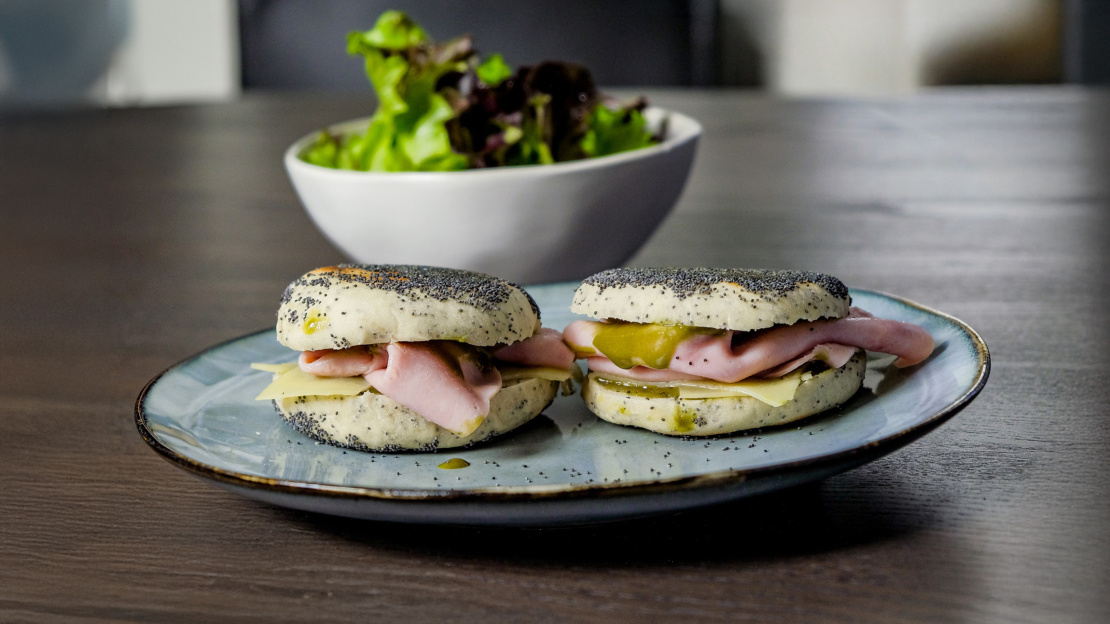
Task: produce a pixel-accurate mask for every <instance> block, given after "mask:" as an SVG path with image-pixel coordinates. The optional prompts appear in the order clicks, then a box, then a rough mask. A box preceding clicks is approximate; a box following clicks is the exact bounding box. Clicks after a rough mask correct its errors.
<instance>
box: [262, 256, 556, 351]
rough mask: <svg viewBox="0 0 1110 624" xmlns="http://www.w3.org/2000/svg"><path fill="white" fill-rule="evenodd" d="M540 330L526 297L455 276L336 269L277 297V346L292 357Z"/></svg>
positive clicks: (467, 274)
mask: <svg viewBox="0 0 1110 624" xmlns="http://www.w3.org/2000/svg"><path fill="white" fill-rule="evenodd" d="M539 327H540V316H539V308H538V307H536V302H535V301H533V300H532V297H531V296H529V295H528V293H526V292H524V290H522V289H521V288H520V287H519V286H517V285H515V284H512V283H509V282H506V281H505V280H502V279H498V278H496V277H492V276H490V275H485V274H483V273H474V272H471V271H462V270H458V269H442V268H437V267H426V266H411V265H368V264H341V265H339V266H334V267H324V268H322V269H316V270H315V271H310V272H309V273H306V274H305V275H303V276H302V277H300V278H298V279H297V280H295V281H294V282H293V283H292V284H290V285H289V286H288V287H287V288H286V289H285V293H284V294H283V295H282V297H281V306H280V307H279V308H278V313H277V338H278V341H279V342H280V343H281V344H283V345H285V346H287V347H289V348H291V349H295V350H297V351H310V350H317V349H344V348H347V347H351V346H355V345H364V344H379V343H387V342H422V341H426V340H454V341H459V342H465V343H468V344H471V345H475V346H480V347H486V346H493V345H497V344H507V343H513V342H517V341H519V340H523V339H524V338H527V337H529V336H531V335H532V334H534V333H535V332H536V331H537V330H538V329H539Z"/></svg>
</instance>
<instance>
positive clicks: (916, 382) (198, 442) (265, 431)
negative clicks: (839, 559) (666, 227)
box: [135, 284, 990, 526]
mask: <svg viewBox="0 0 1110 624" xmlns="http://www.w3.org/2000/svg"><path fill="white" fill-rule="evenodd" d="M575 286H576V285H575V284H549V285H542V286H533V287H529V288H528V289H527V290H528V291H529V292H530V293H531V294H532V296H533V297H535V299H536V301H537V303H539V306H540V309H541V311H542V315H543V321H544V325H545V326H547V327H554V328H562V327H564V326H566V324H567V323H569V322H570V321H572V320H574V319H575V318H578V317H576V316H575V315H573V314H571V313H570V312H569V310H568V308H569V306H570V300H571V297H572V295H573V293H574V288H575ZM852 298H853V304H854V305H856V306H858V307H861V308H863V309H865V310H867V311H869V312H871V313H872V314H874V315H876V316H879V317H883V318H890V319H896V320H902V321H908V322H911V323H915V324H917V325H920V326H922V327H924V328H925V329H927V330H928V331H929V333H931V334H932V336H933V339H934V340H935V341H936V345H937V347H936V350H935V351H934V352H933V355H932V356H931V357H930V358H929V359H928V360H926V361H925V362H923V363H921V364H919V365H917V366H914V367H911V368H909V369H895V368H893V367H892V366H890V365H889V364H890V362H891V361H892V360H893V358H892V357H891V356H884V355H877V354H873V355H872V357H871V361H870V363H869V364H868V372H867V378H866V380H865V382H864V388H862V389H861V390H860V391H859V392H858V393H857V394H856V396H855V397H853V399H852V400H851V401H849V402H848V403H847V404H845V405H843V406H841V407H840V408H838V409H835V410H832V411H830V412H826V413H824V414H822V415H819V416H816V417H813V418H810V419H807V420H804V421H801V423H795V424H794V425H787V426H784V427H780V428H773V429H764V430H761V431H756V432H747V433H744V434H742V435H732V436H724V437H716V438H708V439H682V438H671V437H666V436H661V435H658V434H654V433H649V432H647V431H643V430H639V429H632V428H627V427H621V426H618V425H613V424H610V423H607V422H604V421H601V420H599V419H597V418H596V417H595V416H594V415H593V414H592V413H590V412H589V410H587V409H586V407H585V405H584V404H583V403H582V401H581V399H580V398H579V397H577V396H566V397H557V398H556V400H555V402H554V403H553V404H552V405H551V406H550V407H549V408H548V409H547V410H545V412H544V414H543V415H541V416H539V417H537V418H536V419H534V420H533V421H532V422H530V423H528V424H527V425H525V426H523V427H521V428H519V429H517V430H516V431H513V432H511V433H509V434H507V435H504V436H502V437H500V438H497V439H495V440H493V441H491V442H490V443H487V444H485V445H482V446H479V447H477V448H471V449H465V450H445V451H441V452H438V453H397V454H370V453H361V452H358V451H351V450H344V449H340V448H336V447H332V446H328V445H324V444H320V443H317V442H315V441H313V440H312V439H310V438H308V437H305V436H303V435H301V434H299V433H297V432H296V431H294V430H293V429H291V428H290V427H289V426H287V425H286V424H285V422H284V421H283V420H282V419H281V418H280V417H279V416H278V415H277V413H276V411H275V410H274V408H273V406H272V405H271V404H270V403H269V402H268V401H255V400H254V397H255V395H257V394H258V392H259V391H260V390H261V389H262V388H263V387H265V386H266V385H267V384H268V383H269V381H270V377H271V375H270V374H269V373H265V372H261V371H256V370H252V369H251V368H250V367H249V366H250V364H251V363H252V362H272V363H277V362H287V361H291V360H292V359H293V352H292V351H290V350H289V349H287V348H285V347H283V346H281V345H280V344H278V342H277V340H276V338H275V335H274V331H273V330H266V331H261V332H258V333H255V334H251V335H248V336H244V337H242V338H238V339H236V340H232V341H230V342H226V343H224V344H221V345H217V346H214V347H211V348H209V349H208V350H206V351H204V352H202V353H200V354H199V355H196V356H194V357H192V358H190V359H188V360H186V361H184V362H182V363H180V364H178V365H176V366H174V367H172V368H170V369H169V370H167V371H165V372H163V373H162V374H161V375H158V376H157V377H155V378H154V379H153V380H151V382H150V383H149V384H147V387H146V388H144V389H143V391H142V393H141V394H140V395H139V398H138V401H137V403H136V407H135V420H136V423H137V425H138V428H139V432H140V433H141V434H142V436H143V439H144V440H146V442H147V443H148V444H150V446H151V447H152V448H154V450H156V451H157V452H158V453H160V454H161V455H162V456H163V457H165V458H166V459H168V460H169V461H170V462H172V463H173V464H175V465H177V466H180V467H181V468H184V469H186V470H188V471H190V472H193V473H195V474H197V475H199V476H201V477H204V478H207V479H211V480H212V481H213V482H214V483H216V484H217V485H219V486H222V487H224V488H226V489H228V490H231V491H233V492H237V493H239V494H242V495H244V496H247V497H249V498H252V499H256V500H260V501H265V502H268V503H272V504H275V505H281V506H284V507H290V508H295V509H301V510H306V511H313V512H319V513H326V514H333V515H340V516H348V517H354V518H366V519H373V520H385V521H396V522H415V523H435V524H468V525H504V526H543V525H560V524H574V523H587V522H601V521H612V520H619V519H623V518H631V517H636V516H644V515H650V514H656V513H664V512H670V511H676V510H681V509H687V508H692V507H696V506H701V505H710V504H714V503H719V502H723V501H728V500H733V499H737V498H741V497H745V496H750V495H753V494H759V493H763V492H768V491H772V490H777V489H781V488H785V487H789V486H793V485H798V484H801V483H806V482H810V481H814V480H817V479H822V478H825V477H829V476H831V475H834V474H837V473H839V472H843V471H845V470H848V469H850V468H853V467H855V466H858V465H860V464H863V463H865V462H868V461H871V460H874V459H876V458H878V457H881V456H883V455H886V454H888V453H890V452H892V451H894V450H896V449H898V448H900V447H902V446H904V445H906V444H908V443H910V442H912V441H914V440H916V439H918V438H920V437H921V436H922V435H924V434H926V433H928V432H929V431H931V430H932V429H934V428H935V427H937V426H938V425H940V424H941V423H942V422H944V421H946V420H947V419H949V418H951V417H952V416H953V415H954V414H956V412H958V411H959V410H960V409H961V408H963V407H964V406H965V405H967V404H968V403H969V402H970V401H971V400H972V399H973V398H975V396H976V395H977V394H978V393H979V391H980V390H981V389H982V388H983V385H984V384H985V383H986V380H987V375H988V372H989V370H990V355H989V354H988V352H987V347H986V345H985V344H984V343H983V341H982V339H981V338H980V337H979V336H978V334H976V333H975V331H974V330H973V329H971V328H970V327H968V326H967V325H965V324H964V323H962V322H961V321H959V320H957V319H955V318H952V317H951V316H948V315H945V314H942V313H940V312H936V311H934V310H930V309H927V308H924V307H922V306H919V305H917V304H915V303H912V302H909V301H905V300H902V299H898V298H896V297H891V296H889V295H884V294H880V293H875V292H868V291H861V290H853V291H852ZM455 457H458V458H462V459H465V460H466V461H467V462H469V463H470V466H469V467H467V468H463V469H457V470H447V469H441V468H438V467H437V466H438V465H439V464H441V463H443V462H444V461H446V460H448V459H451V458H455Z"/></svg>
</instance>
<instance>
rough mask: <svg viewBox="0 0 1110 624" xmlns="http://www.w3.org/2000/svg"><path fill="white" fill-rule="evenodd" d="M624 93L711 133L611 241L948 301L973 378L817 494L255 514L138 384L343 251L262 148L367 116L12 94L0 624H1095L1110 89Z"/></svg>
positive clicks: (1105, 564) (247, 323) (1104, 569)
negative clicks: (147, 405) (193, 464)
mask: <svg viewBox="0 0 1110 624" xmlns="http://www.w3.org/2000/svg"><path fill="white" fill-rule="evenodd" d="M649 95H650V96H651V99H652V101H653V102H654V103H657V104H660V105H663V106H666V107H670V108H674V109H678V110H681V111H683V112H686V113H688V114H690V115H692V116H694V117H695V118H697V119H699V120H701V121H702V123H703V124H704V126H705V135H704V138H703V141H702V145H701V148H700V151H699V156H698V160H697V163H696V166H695V170H694V174H693V176H692V178H691V180H690V184H689V186H688V188H687V191H686V194H685V195H684V197H683V199H682V200H681V202H680V205H679V206H678V207H677V209H676V210H675V212H674V213H673V215H672V216H671V217H670V218H669V219H668V220H667V221H666V222H665V224H664V225H663V226H662V227H661V228H660V230H659V231H658V232H657V233H656V234H655V236H654V237H653V238H652V239H651V240H650V241H649V242H648V244H647V245H646V246H645V247H644V248H643V249H642V251H641V252H640V253H639V254H638V255H637V256H636V257H634V258H633V259H632V260H631V263H632V264H636V265H711V266H760V267H779V268H804V269H815V270H822V271H825V272H829V273H833V274H835V275H838V276H839V277H841V278H842V279H843V280H844V281H845V282H846V283H848V284H849V285H850V286H853V287H858V288H866V289H872V290H879V291H884V292H889V293H892V294H897V295H900V296H903V297H907V298H909V299H912V300H915V301H917V302H920V303H922V304H924V305H927V306H930V307H933V308H936V309H939V310H942V311H944V312H947V313H949V314H952V315H954V316H956V317H958V318H960V319H962V320H964V321H965V322H967V323H968V324H970V325H971V326H972V327H974V328H976V329H977V330H978V331H979V332H980V333H981V335H982V336H983V338H984V339H985V341H986V342H987V344H988V346H989V347H990V349H991V353H992V356H993V369H992V374H991V378H990V380H989V381H988V383H987V386H986V388H985V390H984V391H983V393H982V394H981V396H980V397H979V398H978V399H977V400H976V401H975V402H974V403H972V404H971V405H970V406H969V407H968V408H967V409H966V410H964V411H963V412H961V413H960V414H959V415H957V416H956V417H955V418H954V419H953V420H951V421H950V422H948V423H946V424H945V425H943V426H942V427H941V428H940V429H938V430H937V431H935V432H933V433H931V434H930V435H928V436H926V437H925V438H923V439H922V440H920V441H918V442H916V443H914V444H912V445H910V446H908V447H906V448H905V449H903V450H900V451H898V452H896V453H894V454H893V455H890V456H888V457H886V458H884V459H882V460H879V461H876V462H873V463H871V464H868V465H865V466H863V467H861V468H858V469H856V470H852V471H850V472H847V473H845V474H842V475H839V476H837V477H834V478H831V479H828V480H827V481H825V482H822V483H819V484H814V485H810V486H805V487H801V488H796V489H792V490H788V491H783V492H779V493H776V494H771V495H765V496H762V497H757V498H752V499H747V500H743V501H739V502H736V503H732V504H727V505H722V506H718V507H713V508H709V509H700V510H694V511H689V512H685V513H680V514H674V515H669V516H664V517H656V518H649V519H644V520H636V521H632V522H625V523H619V524H613V525H602V526H590V527H577V528H564V529H543V530H539V529H467V528H452V527H421V526H404V525H391V524H384V523H374V522H363V521H353V520H345V519H341V518H333V517H326V516H319V515H313V514H308V513H301V512H294V511H289V510H285V509H281V508H277V507H272V506H268V505H265V504H261V503H256V502H252V501H250V500H246V499H244V498H241V497H238V496H235V495H233V494H230V493H227V492H225V491H223V490H221V489H218V488H216V487H213V486H212V485H211V484H210V483H208V482H205V481H202V480H200V479H197V478H195V477H193V476H191V475H189V474H187V473H185V472H183V471H181V470H179V469H177V468H176V467H175V466H173V465H171V464H170V463H168V462H166V461H164V460H163V459H161V458H160V457H159V456H158V455H156V454H155V453H154V452H152V451H151V449H150V448H148V447H147V445H146V444H145V443H143V441H142V440H141V438H140V437H139V435H138V434H137V432H136V430H135V425H134V422H133V403H134V400H135V398H136V396H137V395H138V393H139V391H140V390H141V389H142V387H143V386H144V384H145V383H146V382H147V381H148V380H149V379H150V378H151V377H153V376H154V375H156V374H157V373H159V372H160V371H162V370H163V369H165V368H166V367H168V366H170V365H172V364H174V363H175V362H177V361H179V360H182V359H184V358H186V357H188V356H190V355H191V354H193V353H196V352H197V351H199V350H201V349H203V348H205V347H207V346H209V345H211V344H214V343H217V342H220V341H224V340H228V339H231V338H234V337H237V336H240V335H242V334H245V333H248V332H251V331H254V330H257V329H260V328H263V327H265V326H268V325H270V324H271V323H272V322H273V318H274V310H275V308H276V306H277V299H278V296H279V295H280V293H281V291H282V289H283V287H284V286H285V285H286V284H287V283H288V282H289V281H290V280H291V279H293V278H294V277H296V276H298V275H300V274H301V273H303V272H304V271H306V270H308V269H310V268H314V267H316V266H322V265H326V264H331V263H334V262H337V261H340V260H342V258H341V256H340V255H339V254H338V252H337V251H336V250H335V249H334V248H333V247H332V246H331V245H330V244H329V243H328V242H327V241H325V239H324V238H323V237H322V236H321V235H320V234H319V233H318V232H317V231H316V230H315V229H314V228H313V226H312V224H311V222H310V221H309V219H308V218H307V217H306V216H305V214H304V212H303V211H302V210H301V208H300V204H299V202H298V200H297V198H296V196H295V194H294V193H293V191H292V188H291V187H290V185H289V183H288V181H287V179H286V176H285V173H284V171H283V169H282V166H281V158H280V157H281V153H282V151H283V150H284V148H285V147H286V146H287V145H288V144H289V143H291V142H292V141H293V140H294V139H296V138H297V137H299V136H301V135H303V134H305V133H307V132H309V131H311V130H312V129H314V128H317V127H320V126H323V125H324V124H326V123H330V122H335V121H338V120H342V119H347V118H351V117H356V116H361V115H364V114H366V113H367V111H368V107H369V106H370V104H369V103H368V102H366V101H363V100H360V99H359V98H355V97H340V96H303V95H302V96H292V95H281V94H270V95H257V96H251V97H246V98H244V99H243V100H242V101H239V102H236V103H232V104H226V105H211V106H196V107H173V108H154V109H133V110H111V111H80V112H57V113H41V114H24V115H10V116H7V117H4V118H3V119H0V218H2V219H3V222H2V224H0V289H2V296H0V484H2V485H0V487H2V489H0V621H2V622H44V621H80V622H98V621H143V622H145V621H167V622H190V621H201V622H211V621H228V622H287V621H347V620H352V621H383V622H394V621H395V622H433V621H434V622H502V621H504V622H515V621H534V622H556V621H558V622H623V621H642V622H648V621H652V622H654V621H659V622H672V621H710V622H712V621H729V622H895V621H897V622H1006V623H1012V622H1048V621H1052V622H1106V621H1110V597H1108V596H1110V592H1108V591H1107V590H1108V589H1110V497H1108V491H1110V488H1108V487H1107V474H1108V473H1110V409H1108V404H1110V402H1108V400H1107V396H1108V394H1107V390H1106V388H1107V385H1108V382H1110V375H1108V373H1107V370H1108V368H1107V365H1108V364H1110V362H1108V360H1110V357H1108V355H1107V352H1108V351H1107V347H1108V346H1110V341H1108V338H1110V336H1108V327H1110V323H1108V320H1110V314H1108V312H1107V310H1108V309H1110V295H1108V286H1110V278H1108V268H1110V251H1108V246H1107V243H1108V241H1110V236H1108V234H1110V190H1108V189H1110V183H1108V180H1110V175H1108V174H1110V93H1108V92H1105V91H1089V90H1079V89H1070V88H1044V89H969V90H953V91H936V92H928V93H925V94H922V95H920V96H915V97H912V98H906V99H894V100H871V101H847V100H782V99H775V98H772V97H768V96H763V95H759V94H755V93H748V92H742V91H682V90H674V91H658V92H652V93H649ZM583 227H588V224H583Z"/></svg>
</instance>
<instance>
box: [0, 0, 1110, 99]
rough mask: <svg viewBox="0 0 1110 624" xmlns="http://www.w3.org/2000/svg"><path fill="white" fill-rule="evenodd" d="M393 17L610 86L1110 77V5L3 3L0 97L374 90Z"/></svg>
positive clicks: (888, 86)
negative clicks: (356, 50)
mask: <svg viewBox="0 0 1110 624" xmlns="http://www.w3.org/2000/svg"><path fill="white" fill-rule="evenodd" d="M388 8H400V9H403V10H406V11H408V12H409V13H410V14H412V15H413V16H414V17H415V18H416V19H417V21H419V22H420V23H421V24H422V25H424V26H425V28H426V29H427V30H428V31H429V33H430V34H431V35H432V36H433V37H434V38H437V39H446V38H449V37H452V36H455V35H458V34H461V33H463V32H471V33H473V34H474V35H475V37H476V40H477V42H478V45H479V47H480V49H481V50H482V51H483V52H487V53H492V52H501V53H502V54H504V55H505V56H506V59H507V60H508V61H509V62H510V63H511V64H525V63H533V62H536V61H539V60H542V59H544V58H558V59H562V60H573V61H578V62H581V63H583V64H585V65H586V66H588V67H590V68H591V70H593V72H594V74H595V77H596V78H597V80H598V82H599V83H600V84H602V85H604V86H648V85H651V86H657V85H697V86H734V87H737V86H738V87H750V88H759V89H766V90H768V91H771V92H774V93H779V94H784V95H802V96H826V95H834V96H835V95H864V96H868V95H889V94H903V93H910V92H913V91H915V90H917V89H920V88H923V87H930V86H937V85H966V84H1045V83H1050V84H1051V83H1061V82H1083V83H1110V0H607V1H606V2H597V1H594V0H533V1H531V2H519V1H515V2H514V1H512V0H460V1H456V2H445V1H443V0H398V1H395V2H380V1H377V0H317V1H313V2H309V1H307V0H0V101H3V102H5V103H8V104H12V103H15V104H17V105H19V104H22V105H25V106H26V105H36V104H57V103H65V102H92V103H97V104H107V105H117V106H119V105H149V104H168V103H181V102H198V101H218V100H227V99H233V98H235V97H237V96H238V95H239V94H240V93H241V92H242V91H243V90H251V89H302V90H303V89H313V90H325V91H328V90H330V91H363V90H368V89H369V85H368V84H367V82H366V79H365V76H364V74H363V73H362V66H361V63H360V62H359V61H358V60H357V59H352V58H350V57H348V56H347V55H346V52H345V35H346V33H347V31H349V30H356V29H366V28H369V27H370V26H371V25H372V24H373V21H374V18H375V17H376V16H377V15H378V14H379V13H381V12H382V11H383V10H385V9H388Z"/></svg>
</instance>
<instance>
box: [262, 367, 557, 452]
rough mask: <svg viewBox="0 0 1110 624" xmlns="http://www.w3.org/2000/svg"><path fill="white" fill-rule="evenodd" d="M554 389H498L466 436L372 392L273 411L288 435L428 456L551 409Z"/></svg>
mask: <svg viewBox="0 0 1110 624" xmlns="http://www.w3.org/2000/svg"><path fill="white" fill-rule="evenodd" d="M559 385H560V384H559V382H558V381H551V380H547V379H538V378H530V379H521V380H519V381H517V382H516V383H510V384H509V385H506V386H504V387H503V388H501V390H499V391H498V392H497V394H495V395H493V398H491V399H490V411H489V415H488V416H486V419H485V420H484V421H482V424H481V425H479V426H478V428H477V429H475V430H474V432H473V433H471V434H470V435H467V436H459V435H457V434H455V433H452V432H451V431H448V430H447V429H444V428H443V427H440V426H439V425H436V424H435V423H432V422H430V421H428V420H427V419H425V418H424V417H423V416H420V415H419V414H417V413H416V412H414V411H412V410H411V409H409V408H407V407H405V406H403V405H401V404H400V403H397V402H396V401H394V400H393V399H390V398H389V397H386V396H384V395H381V394H376V393H373V392H363V393H362V394H359V395H356V396H311V397H290V398H285V399H280V400H278V399H275V400H274V407H276V408H277V411H278V412H279V413H280V414H281V416H282V418H284V419H285V420H286V422H288V423H289V424H290V425H291V426H292V427H293V428H294V429H296V430H297V431H299V432H301V433H303V434H305V435H307V436H308V437H310V438H312V439H314V440H318V441H320V442H324V443H326V444H331V445H332V446H340V447H343V448H350V449H354V450H357V451H367V452H379V453H393V452H396V451H434V450H436V449H446V448H457V447H462V446H471V445H473V444H478V443H479V442H484V441H486V440H489V439H490V438H493V437H496V436H498V435H501V434H503V433H506V432H508V431H512V430H513V429H516V428H517V427H519V426H521V425H523V424H524V423H526V422H528V421H529V420H532V419H533V418H535V417H536V416H538V415H539V414H540V412H542V411H543V410H544V409H545V408H546V407H547V406H548V405H550V404H551V401H552V400H554V398H555V393H556V392H557V391H558V389H559Z"/></svg>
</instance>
